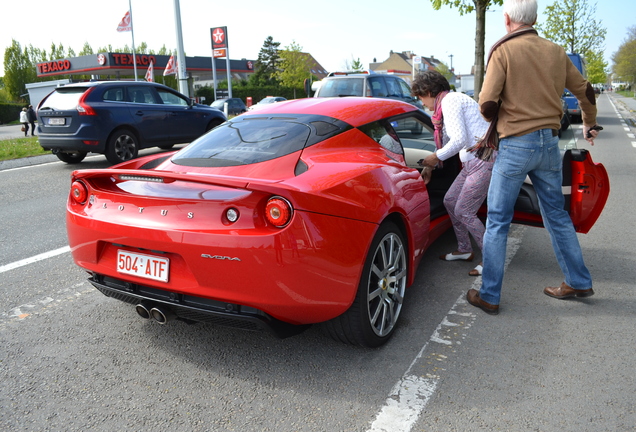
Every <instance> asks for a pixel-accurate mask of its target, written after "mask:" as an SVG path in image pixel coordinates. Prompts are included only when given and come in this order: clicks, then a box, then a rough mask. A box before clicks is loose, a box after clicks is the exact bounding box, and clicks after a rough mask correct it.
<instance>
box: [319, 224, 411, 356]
mask: <svg viewBox="0 0 636 432" xmlns="http://www.w3.org/2000/svg"><path fill="white" fill-rule="evenodd" d="M407 255H408V252H407V247H406V243H405V241H404V236H403V234H402V232H401V231H400V230H399V228H398V227H397V226H396V225H395V224H394V223H392V222H385V223H384V224H382V225H381V226H380V229H379V230H378V232H377V233H376V235H375V237H374V238H373V241H372V242H371V247H370V248H369V253H368V256H367V258H366V261H365V263H364V268H363V270H362V276H361V278H360V283H359V285H358V291H357V293H356V298H355V299H354V301H353V304H352V305H351V307H350V308H349V309H348V310H347V311H346V312H345V313H344V314H342V315H340V316H339V317H336V318H334V319H332V320H330V321H327V322H326V323H323V329H324V330H325V331H326V333H327V334H328V335H329V336H331V337H332V338H334V339H336V340H338V341H340V342H344V343H349V344H352V345H360V346H363V347H369V348H374V347H378V346H380V345H382V344H384V343H386V342H387V341H388V340H389V338H390V337H391V336H392V335H393V331H394V330H395V326H396V324H397V321H398V318H399V316H400V312H401V310H402V304H403V300H404V293H405V290H406V283H407V278H408V262H409V261H408V259H407Z"/></svg>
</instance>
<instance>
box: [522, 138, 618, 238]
mask: <svg viewBox="0 0 636 432" xmlns="http://www.w3.org/2000/svg"><path fill="white" fill-rule="evenodd" d="M563 195H564V196H565V209H566V210H567V211H568V213H570V218H572V223H573V224H574V229H575V230H576V232H580V233H584V234H585V233H587V232H589V231H590V229H591V228H592V226H593V225H594V223H595V222H596V220H597V219H598V217H599V216H600V215H601V212H602V211H603V208H604V207H605V203H606V202H607V197H608V196H609V177H608V176H607V171H606V170H605V167H604V166H603V165H601V164H599V163H594V161H592V156H591V155H590V152H589V151H587V150H580V149H568V150H565V153H564V155H563ZM512 221H513V222H514V223H521V224H525V225H533V226H540V227H542V226H543V219H542V217H541V211H540V208H539V200H538V198H537V194H536V192H535V191H534V188H533V187H532V184H531V183H529V182H527V183H524V184H523V186H522V187H521V191H520V192H519V198H517V202H516V203H515V212H514V215H513V219H512Z"/></svg>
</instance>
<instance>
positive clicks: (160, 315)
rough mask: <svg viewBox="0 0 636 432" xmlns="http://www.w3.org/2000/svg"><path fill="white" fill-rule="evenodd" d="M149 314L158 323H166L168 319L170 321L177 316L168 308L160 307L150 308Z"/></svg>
mask: <svg viewBox="0 0 636 432" xmlns="http://www.w3.org/2000/svg"><path fill="white" fill-rule="evenodd" d="M150 316H151V317H152V318H153V319H154V320H155V321H157V322H158V323H159V324H162V325H163V324H166V323H167V322H168V321H172V320H173V319H175V318H176V317H177V316H176V315H175V314H174V312H172V311H171V310H170V309H160V308H158V307H153V308H152V309H150Z"/></svg>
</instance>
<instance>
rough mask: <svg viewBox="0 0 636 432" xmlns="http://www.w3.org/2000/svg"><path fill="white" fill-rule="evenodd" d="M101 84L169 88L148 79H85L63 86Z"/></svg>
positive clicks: (93, 85) (92, 85)
mask: <svg viewBox="0 0 636 432" xmlns="http://www.w3.org/2000/svg"><path fill="white" fill-rule="evenodd" d="M100 85H119V86H122V85H123V86H133V85H134V86H140V85H141V86H149V87H163V88H169V87H166V86H165V85H163V84H159V83H153V82H148V81H84V82H77V83H70V84H66V85H64V86H62V87H96V86H100ZM58 88H60V87H58Z"/></svg>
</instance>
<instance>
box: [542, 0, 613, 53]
mask: <svg viewBox="0 0 636 432" xmlns="http://www.w3.org/2000/svg"><path fill="white" fill-rule="evenodd" d="M545 14H546V15H547V19H546V20H545V22H544V23H542V24H539V25H536V26H535V27H536V29H537V30H539V31H540V32H541V33H542V34H543V36H544V37H545V38H546V39H550V40H551V41H552V42H554V43H556V44H559V45H561V46H562V47H563V49H564V50H566V51H568V52H571V53H579V54H583V55H585V54H587V53H588V51H600V50H602V47H603V43H604V42H605V35H606V34H607V29H605V28H604V27H602V25H601V21H596V20H595V19H594V17H595V16H596V4H594V6H589V5H588V4H587V0H557V1H555V2H554V4H553V5H551V6H548V7H546V12H545Z"/></svg>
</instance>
